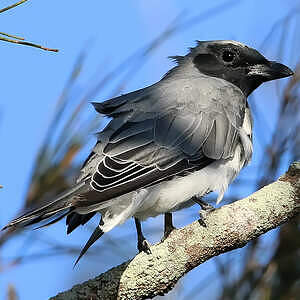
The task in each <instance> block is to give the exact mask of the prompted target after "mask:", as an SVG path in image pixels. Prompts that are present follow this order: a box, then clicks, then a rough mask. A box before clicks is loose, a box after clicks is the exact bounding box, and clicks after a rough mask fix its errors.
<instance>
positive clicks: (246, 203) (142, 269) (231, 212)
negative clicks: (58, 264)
mask: <svg viewBox="0 0 300 300" xmlns="http://www.w3.org/2000/svg"><path fill="white" fill-rule="evenodd" d="M299 212H300V162H297V163H293V164H292V165H291V166H290V168H289V170H288V172H287V173H286V174H285V175H283V176H281V177H280V178H279V179H278V180H277V181H276V182H274V183H272V184H270V185H268V186H265V187H264V188H262V189H261V190H259V191H257V192H255V193H253V194H252V195H250V196H248V197H247V198H244V199H242V200H240V201H237V202H235V203H232V204H230V205H225V206H223V207H222V208H220V209H217V210H215V211H213V212H212V213H210V214H209V215H207V217H206V219H205V224H206V227H203V226H201V225H200V224H199V222H194V223H192V224H190V225H188V226H186V227H184V228H182V229H178V230H175V231H173V232H172V233H171V234H170V236H169V237H168V238H167V239H166V240H165V242H163V243H159V244H156V245H154V246H153V247H152V248H151V251H152V254H150V255H147V254H145V253H140V254H138V255H137V256H136V257H135V258H133V259H132V260H129V261H127V262H125V263H123V264H121V265H119V266H117V267H115V268H112V269H110V270H109V271H107V272H106V273H103V274H101V275H99V276H98V277H96V278H94V279H92V280H89V281H87V282H84V283H83V284H79V285H76V286H74V287H73V288H72V289H71V290H69V291H67V292H64V293H61V294H58V295H57V296H56V297H53V298H51V299H52V300H62V299H106V300H107V299H132V300H137V299H147V298H152V297H154V296H156V295H163V294H165V293H167V292H168V291H169V290H170V289H172V288H173V287H174V286H175V284H176V283H177V281H178V280H179V279H180V278H181V277H183V276H184V275H185V274H186V273H187V272H189V271H190V270H192V269H193V268H195V267H197V266H198V265H200V264H201V263H203V262H205V261H207V260H208V259H210V258H212V257H214V256H217V255H219V254H221V253H224V252H227V251H230V250H233V249H236V248H240V247H243V246H245V245H246V244H247V243H248V242H249V241H251V240H253V239H255V238H257V237H258V236H260V235H262V234H263V233H265V232H267V231H269V230H271V229H274V228H276V227H277V226H279V225H281V224H283V223H285V222H287V221H288V220H290V219H291V218H292V217H294V216H296V215H297V214H298V213H299Z"/></svg>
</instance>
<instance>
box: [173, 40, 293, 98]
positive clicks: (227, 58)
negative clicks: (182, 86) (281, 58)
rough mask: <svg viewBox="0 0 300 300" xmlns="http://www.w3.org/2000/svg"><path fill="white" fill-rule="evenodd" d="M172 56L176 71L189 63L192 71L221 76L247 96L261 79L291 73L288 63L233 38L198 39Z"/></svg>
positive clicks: (260, 82)
mask: <svg viewBox="0 0 300 300" xmlns="http://www.w3.org/2000/svg"><path fill="white" fill-rule="evenodd" d="M172 58H173V59H175V60H176V61H177V63H178V71H180V67H181V66H182V67H183V68H182V70H184V69H186V68H185V67H186V66H188V67H189V70H191V68H192V69H193V73H194V74H195V73H197V72H199V73H201V74H204V75H208V76H212V77H218V78H221V79H224V80H226V81H228V82H231V83H232V84H234V85H236V86H238V87H239V88H240V89H241V90H242V91H243V93H244V94H245V95H246V96H248V95H250V94H251V93H252V92H253V91H254V90H255V89H256V88H257V87H258V86H259V85H261V84H262V83H263V82H266V81H269V80H274V79H279V78H284V77H288V76H291V75H293V71H292V70H291V69H289V68H288V67H287V66H285V65H283V64H280V63H278V62H274V61H269V60H268V59H266V58H265V57H264V56H263V55H262V54H260V53H259V52H258V51H257V50H255V49H253V48H250V47H248V46H246V45H244V44H242V43H239V42H235V41H227V40H224V41H198V42H197V46H196V47H194V48H191V51H190V53H189V54H187V55H186V56H176V57H172ZM184 66H185V67H184Z"/></svg>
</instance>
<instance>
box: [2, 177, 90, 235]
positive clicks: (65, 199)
mask: <svg viewBox="0 0 300 300" xmlns="http://www.w3.org/2000/svg"><path fill="white" fill-rule="evenodd" d="M85 185H86V182H84V181H83V182H80V183H78V184H77V185H76V186H74V187H73V188H71V189H69V190H68V191H67V192H65V193H63V194H61V195H60V196H58V197H57V198H56V199H55V200H54V201H52V202H50V203H48V204H46V205H44V206H41V207H39V208H36V209H34V210H31V211H29V212H27V213H25V214H23V215H22V216H20V217H18V218H16V219H14V220H12V221H11V222H10V223H8V224H7V225H6V226H5V227H4V228H3V229H2V230H5V229H7V228H9V227H16V228H19V227H25V226H28V225H31V224H35V223H38V222H40V221H43V220H46V219H50V222H48V223H47V224H45V225H42V226H40V227H44V226H48V225H50V224H53V223H55V222H57V221H59V220H60V219H62V218H63V217H64V216H66V215H68V214H69V213H70V212H71V211H73V210H74V207H73V204H72V201H70V200H71V199H72V197H73V196H74V195H75V194H77V193H79V192H80V190H81V189H83V188H84V186H85Z"/></svg>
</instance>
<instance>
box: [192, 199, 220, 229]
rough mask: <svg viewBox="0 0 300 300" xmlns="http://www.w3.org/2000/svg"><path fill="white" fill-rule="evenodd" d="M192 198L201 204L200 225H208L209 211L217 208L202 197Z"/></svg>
mask: <svg viewBox="0 0 300 300" xmlns="http://www.w3.org/2000/svg"><path fill="white" fill-rule="evenodd" d="M192 199H193V201H194V202H196V203H197V204H199V205H200V207H201V210H200V211H199V215H200V219H199V223H200V225H202V226H204V227H206V224H205V218H206V217H207V215H208V214H209V213H211V212H212V211H214V210H215V208H214V207H213V206H212V205H210V204H208V203H206V202H205V201H203V200H202V199H201V198H200V197H197V196H194V197H193V198H192Z"/></svg>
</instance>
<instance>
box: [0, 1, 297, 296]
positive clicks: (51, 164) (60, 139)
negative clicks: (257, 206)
mask: <svg viewBox="0 0 300 300" xmlns="http://www.w3.org/2000/svg"><path fill="white" fill-rule="evenodd" d="M236 2H237V1H229V2H227V3H226V4H222V5H219V6H217V7H215V8H214V9H212V10H211V11H209V12H206V13H203V14H201V15H199V16H197V17H194V18H193V19H189V20H183V16H184V14H181V15H179V16H178V17H177V18H176V19H175V20H174V21H173V22H172V23H171V24H170V26H169V27H168V28H166V30H165V31H163V32H162V34H161V35H160V36H159V37H157V39H155V40H154V41H153V42H151V43H150V44H149V45H146V46H145V47H143V48H142V49H140V50H139V51H137V52H136V53H134V54H133V55H132V56H130V57H129V58H128V59H126V60H125V61H124V62H123V63H122V64H120V65H119V66H117V67H116V68H115V69H114V70H113V71H111V72H110V73H108V74H105V75H103V76H102V77H101V78H100V79H99V80H98V81H97V82H94V83H93V84H92V86H91V87H90V88H88V89H86V91H84V92H83V93H82V94H78V93H76V95H75V94H74V93H72V91H73V89H74V87H76V84H77V80H78V78H79V76H80V75H81V72H82V66H83V64H84V60H85V57H86V51H83V52H82V53H81V54H80V55H79V58H78V59H77V61H76V63H75V65H74V68H73V70H72V72H71V75H70V77H69V79H68V81H67V83H66V85H65V88H64V90H63V91H62V94H61V96H60V98H59V99H58V101H57V104H56V108H55V111H54V113H53V119H52V121H51V122H50V124H49V127H48V130H47V133H46V135H45V138H44V141H43V143H42V145H41V147H40V150H39V152H38V154H37V158H36V162H35V165H34V166H33V170H32V179H31V182H30V184H29V187H28V191H27V196H26V199H25V200H24V207H23V209H24V210H26V209H28V208H30V207H32V206H36V205H39V204H40V202H41V201H46V200H47V199H51V198H53V197H54V196H56V195H57V194H59V193H61V192H62V191H64V190H65V189H67V188H68V187H70V185H71V184H72V182H73V180H74V178H75V176H76V175H77V174H78V171H79V168H80V165H81V162H82V160H83V157H84V155H86V152H87V151H86V145H88V144H89V142H90V138H91V133H93V132H94V131H95V130H96V129H98V128H99V127H101V126H103V123H102V122H104V120H103V118H101V117H97V116H95V114H94V113H93V114H92V115H91V113H89V112H88V110H87V103H88V101H89V100H91V99H93V98H95V97H96V96H97V95H98V94H99V92H100V91H101V90H102V89H103V88H104V87H105V86H106V85H107V84H108V83H109V82H110V81H112V80H116V78H117V83H116V84H115V86H114V88H112V92H111V96H114V95H116V94H119V93H120V92H121V91H122V89H123V88H124V86H126V83H127V82H128V81H129V80H131V79H132V78H133V76H134V75H135V73H136V71H137V70H138V69H139V68H140V67H141V66H142V65H143V64H144V63H145V62H146V60H147V59H148V58H149V57H150V56H151V55H152V53H153V51H154V50H156V49H157V48H158V47H159V46H160V45H161V44H162V43H163V42H164V41H165V40H166V39H168V38H169V37H170V36H171V35H173V34H175V33H177V32H179V31H181V30H185V29H187V28H189V27H190V26H193V24H196V23H198V22H201V21H203V19H205V18H211V17H213V15H214V14H217V13H219V12H222V11H224V9H228V8H230V7H231V6H232V5H234V4H235V3H236ZM286 20H287V19H286V18H284V19H283V20H282V21H281V22H279V23H278V24H276V26H277V27H279V26H281V27H282V26H286V22H287V21H286ZM272 34H273V33H271V34H270V36H271V35H272ZM282 36H283V37H284V35H282ZM0 39H1V38H0ZM268 42H270V41H269V37H268V41H266V45H267V44H268ZM284 42H285V41H284V40H283V38H282V40H281V46H282V45H283V44H284ZM278 52H279V53H282V52H283V50H282V49H281V48H280V49H278ZM297 59H298V60H299V58H297ZM299 86H300V63H299V64H298V66H297V67H296V69H295V75H294V76H293V77H292V78H290V79H289V80H288V81H287V84H286V85H285V86H284V87H283V88H282V89H280V88H278V93H277V96H278V97H277V103H278V104H279V105H278V107H279V108H278V114H277V117H276V118H277V119H274V121H273V124H272V129H270V128H269V129H268V131H267V129H266V128H267V126H266V123H267V122H266V121H265V120H264V119H263V118H262V117H261V116H260V112H259V111H258V109H257V108H256V107H255V101H253V102H252V101H250V105H251V108H252V110H253V112H254V118H255V121H256V122H257V123H258V126H257V128H262V130H263V131H264V132H254V135H255V136H257V139H258V140H259V141H258V142H259V144H260V145H261V146H262V147H263V150H262V151H263V155H262V159H261V162H260V163H259V165H257V166H256V169H257V177H256V178H255V179H254V180H250V179H249V178H243V177H239V178H238V179H237V180H236V181H235V183H234V185H235V188H236V190H240V189H243V187H245V186H247V187H249V184H250V185H251V186H253V190H257V189H259V188H261V187H262V186H264V185H266V184H268V183H270V182H272V181H274V180H275V179H276V178H277V177H278V175H280V173H281V172H282V170H281V168H282V166H283V165H285V166H287V165H288V164H289V163H290V162H292V161H295V160H299V159H300V151H299V149H300V93H299ZM261 101H263V100H261ZM274 101H275V99H274ZM266 109H268V108H266ZM265 131H267V132H265ZM266 135H270V136H272V137H271V139H270V141H269V142H266V141H265V140H264V136H266ZM83 153H84V155H81V154H83ZM236 199H239V196H238V194H237V193H236V194H235V193H231V194H230V195H229V196H228V195H227V201H233V200H236ZM299 228H300V217H298V218H296V219H294V220H292V221H291V222H289V223H288V224H285V225H283V226H282V227H281V228H280V229H279V230H278V231H277V233H276V237H275V238H273V239H272V240H270V241H268V243H266V242H265V241H264V239H263V238H259V239H256V240H255V241H253V242H251V243H249V244H248V245H247V246H246V247H244V248H243V252H242V255H240V257H235V258H234V259H233V258H232V255H230V254H226V255H223V256H222V258H219V257H217V258H215V259H214V262H215V264H216V269H217V273H218V274H210V275H209V276H207V280H206V281H207V282H213V279H214V278H215V277H216V276H218V277H219V280H220V281H221V286H222V287H221V291H220V295H219V299H223V300H231V299H232V300H234V299H237V300H240V299H241V300H243V299H255V300H256V299H257V300H275V299H280V300H291V299H295V300H296V299H300V296H299V295H300V257H299V256H300V250H299V249H300V234H299ZM16 233H18V232H12V231H9V230H8V231H6V232H5V233H3V234H2V235H1V236H0V246H1V245H2V244H4V243H5V242H6V241H7V240H8V239H10V238H12V237H14V236H15V234H16ZM127 239H128V237H127V236H123V237H121V238H120V241H121V243H119V244H118V245H113V243H114V242H113V241H111V240H110V241H109V242H110V244H109V245H107V247H108V248H110V246H114V247H111V248H110V251H115V254H116V255H120V253H122V254H123V255H124V253H125V255H126V253H127V252H128V250H127V249H126V247H125V246H124V247H123V248H121V247H120V245H122V244H125V243H122V240H124V241H125V240H127ZM44 242H45V244H47V245H48V246H49V247H50V249H51V250H53V251H52V252H51V253H43V254H42V253H41V255H40V256H38V257H37V256H35V258H43V257H48V256H49V255H58V254H62V253H74V252H78V251H79V249H77V248H76V247H70V246H66V245H60V244H59V243H57V242H56V241H51V240H49V238H47V239H44ZM103 247H104V246H103ZM95 248H96V247H95ZM95 248H94V249H95ZM103 249H104V248H102V249H101V251H103ZM91 253H92V251H91V252H89V253H88V254H91ZM26 258H27V259H32V258H33V257H30V256H27V257H19V258H17V259H15V260H14V261H13V263H12V265H16V264H18V263H22V262H24V261H25V260H26ZM237 265H238V267H237ZM237 268H238V271H236V270H237ZM2 271H3V270H2ZM203 272H204V271H203ZM233 274H234V275H233ZM204 284H207V283H203V282H201V283H200V284H197V285H196V286H197V288H196V289H193V290H192V291H190V292H189V294H188V295H189V296H188V297H187V299H190V298H193V297H195V295H196V298H197V299H199V295H201V289H202V287H203V285H204ZM179 288H184V286H183V285H182V284H181V285H180V286H179ZM178 295H179V294H178ZM186 296H187V295H186ZM170 298H171V297H170ZM196 298H194V299H196ZM174 299H176V296H174Z"/></svg>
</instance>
